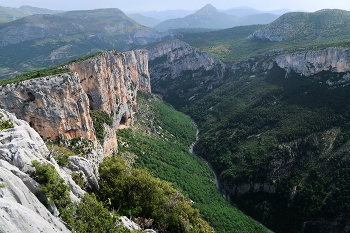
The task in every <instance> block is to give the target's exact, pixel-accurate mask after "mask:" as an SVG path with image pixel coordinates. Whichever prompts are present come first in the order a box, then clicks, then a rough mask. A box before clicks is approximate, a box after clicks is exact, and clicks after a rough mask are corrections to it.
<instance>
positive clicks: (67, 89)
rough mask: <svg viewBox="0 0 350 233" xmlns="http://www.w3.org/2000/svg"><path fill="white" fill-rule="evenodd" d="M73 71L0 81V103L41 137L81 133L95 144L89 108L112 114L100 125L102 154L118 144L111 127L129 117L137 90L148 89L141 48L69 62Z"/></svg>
mask: <svg viewBox="0 0 350 233" xmlns="http://www.w3.org/2000/svg"><path fill="white" fill-rule="evenodd" d="M69 67H70V68H71V70H72V71H74V73H69V74H62V75H55V76H50V77H44V78H38V79H32V80H28V81H24V82H20V83H19V84H9V85H5V86H3V87H0V108H4V109H6V110H9V111H12V112H14V113H15V114H16V115H17V117H19V118H21V119H23V120H26V121H27V122H28V123H29V124H30V126H32V127H33V128H34V129H35V130H36V131H37V132H38V133H39V134H40V135H41V137H42V138H44V139H50V140H54V139H57V138H58V137H59V136H60V135H63V136H65V137H66V138H67V139H72V138H76V137H80V136H81V137H83V138H86V139H89V140H92V141H94V142H95V145H97V144H98V142H97V140H96V137H95V133H94V128H93V122H92V120H91V117H90V114H89V110H93V109H94V110H101V111H104V112H106V113H108V114H109V115H111V116H112V118H113V125H112V126H108V125H105V131H106V132H107V133H106V137H105V139H104V154H105V155H109V154H110V153H112V152H113V151H114V150H116V149H117V140H116V135H115V130H116V129H117V128H118V127H120V126H121V125H123V126H130V125H131V124H132V123H133V112H134V110H135V109H137V107H136V93H137V91H138V90H143V91H146V92H150V91H151V87H150V78H149V73H148V57H147V52H146V51H144V50H137V51H130V52H126V53H118V52H117V51H114V50H112V51H108V52H104V53H102V54H100V55H98V56H97V57H95V58H93V59H91V60H87V61H84V62H81V63H75V64H72V65H70V66H69Z"/></svg>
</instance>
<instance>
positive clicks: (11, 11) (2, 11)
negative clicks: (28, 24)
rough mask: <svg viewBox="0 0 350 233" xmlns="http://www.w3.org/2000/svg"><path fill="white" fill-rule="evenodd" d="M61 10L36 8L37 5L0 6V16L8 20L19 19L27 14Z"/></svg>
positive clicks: (53, 12) (49, 12)
mask: <svg viewBox="0 0 350 233" xmlns="http://www.w3.org/2000/svg"><path fill="white" fill-rule="evenodd" d="M61 12H62V11H54V10H48V9H45V8H38V7H32V6H21V7H20V8H15V7H3V6H0V18H4V19H8V20H16V19H20V18H23V17H26V16H29V15H35V14H57V13H61ZM1 21H2V20H1V19H0V22H1ZM4 21H5V20H4Z"/></svg>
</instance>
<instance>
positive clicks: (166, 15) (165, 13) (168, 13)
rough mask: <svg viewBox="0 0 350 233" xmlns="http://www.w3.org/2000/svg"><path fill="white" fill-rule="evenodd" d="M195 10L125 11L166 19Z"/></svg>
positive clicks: (179, 16)
mask: <svg viewBox="0 0 350 233" xmlns="http://www.w3.org/2000/svg"><path fill="white" fill-rule="evenodd" d="M195 12H196V11H195V10H165V11H146V12H145V11H137V12H127V13H128V14H129V13H139V14H141V15H144V16H146V17H151V18H155V19H159V20H160V21H164V20H168V19H176V18H183V17H185V16H187V15H190V14H193V13H195Z"/></svg>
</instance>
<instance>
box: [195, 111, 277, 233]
mask: <svg viewBox="0 0 350 233" xmlns="http://www.w3.org/2000/svg"><path fill="white" fill-rule="evenodd" d="M188 117H189V118H190V119H191V120H192V123H193V124H194V125H195V126H196V128H197V134H196V141H194V142H193V143H192V145H191V146H190V149H189V150H190V152H191V154H193V155H195V156H197V157H198V158H200V159H201V160H203V161H204V162H205V163H206V164H207V165H208V166H209V167H210V169H211V171H212V172H213V174H214V177H215V185H216V188H217V189H218V190H219V192H220V193H222V192H221V190H220V188H219V180H218V177H217V175H216V173H215V171H214V169H213V167H212V166H211V165H210V163H209V162H208V161H206V160H205V159H203V158H202V157H200V156H198V155H196V153H194V152H193V147H194V145H195V144H196V142H197V141H198V139H199V128H198V125H197V124H196V122H194V120H193V119H192V118H191V117H190V116H188ZM223 198H225V199H226V197H225V196H224V195H223ZM230 203H231V202H230ZM231 204H232V205H233V203H231ZM234 207H235V208H237V207H236V206H234ZM242 212H243V211H242ZM253 219H254V218H253ZM254 220H255V219H254ZM255 221H256V220H255ZM257 222H259V221H257ZM259 223H260V222H259ZM260 224H261V223H260ZM261 225H262V226H263V227H265V226H264V225H263V224H261ZM265 228H266V229H267V231H268V232H269V233H275V232H274V231H272V230H270V229H269V228H267V227H265Z"/></svg>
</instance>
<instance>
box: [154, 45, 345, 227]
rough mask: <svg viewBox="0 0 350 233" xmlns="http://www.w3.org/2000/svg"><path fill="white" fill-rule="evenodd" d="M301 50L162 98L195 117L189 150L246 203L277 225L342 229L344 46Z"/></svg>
mask: <svg viewBox="0 0 350 233" xmlns="http://www.w3.org/2000/svg"><path fill="white" fill-rule="evenodd" d="M305 50H306V51H305ZM305 50H304V51H302V52H297V53H294V54H285V51H271V52H270V53H268V54H266V55H265V56H263V57H260V58H254V57H252V58H250V59H248V60H246V61H243V62H241V63H238V64H235V65H234V66H231V67H230V68H229V67H227V68H226V70H228V69H230V72H231V73H228V76H229V77H230V78H229V82H228V83H224V84H222V85H220V86H219V87H217V88H214V90H213V91H210V92H207V94H206V95H205V96H204V97H201V98H198V99H196V98H194V99H193V100H189V99H188V100H187V101H186V100H185V101H184V100H183V99H182V98H181V95H175V96H174V97H173V98H168V99H167V97H166V95H165V99H167V100H168V101H169V102H170V103H171V104H173V105H174V106H177V107H178V108H180V109H181V110H182V111H184V112H185V113H187V114H189V115H191V116H192V117H193V118H194V120H195V121H196V122H197V124H198V126H199V127H200V130H201V131H200V132H201V138H200V139H199V142H198V143H197V144H196V146H195V152H196V153H198V154H200V155H201V156H203V157H204V158H206V159H207V160H208V161H209V162H210V163H211V165H212V166H213V167H214V169H215V170H216V171H217V172H218V173H219V174H220V178H219V182H220V187H221V189H222V190H223V192H224V193H225V195H226V197H228V198H229V199H230V200H231V201H233V202H234V203H236V204H237V205H238V206H239V207H240V208H242V209H243V210H244V211H247V212H248V213H250V214H252V216H254V217H255V218H256V219H258V220H260V221H262V222H263V223H265V224H267V225H268V226H269V227H271V228H272V229H275V230H276V231H277V232H296V231H301V232H310V231H315V232H330V231H332V232H346V231H347V229H348V228H349V223H350V216H349V214H348V213H349V207H348V206H349V200H350V197H349V196H348V193H349V192H348V191H347V190H349V180H348V177H349V176H348V172H349V168H348V164H349V153H348V152H347V151H348V147H349V142H350V138H349V132H350V131H349V127H348V121H349V112H348V106H349V105H350V102H349V100H348V97H347V96H348V93H349V91H350V90H348V89H349V85H348V84H349V82H350V81H349V80H350V79H349V75H350V73H349V68H348V66H349V65H348V63H349V57H350V54H349V50H348V49H341V48H327V49H323V50H317V51H314V48H311V50H307V49H305ZM152 69H153V66H150V73H152V72H154V71H153V70H152ZM181 77H183V76H182V75H180V76H178V77H175V79H177V78H181ZM199 79H201V78H199ZM202 80H203V81H204V80H205V78H204V77H202ZM165 86H167V85H165ZM161 87H162V86H161V85H159V84H155V86H154V88H155V89H158V88H161ZM185 90H186V89H182V87H181V86H178V87H176V88H174V90H172V92H173V93H181V92H182V91H185ZM199 93H201V92H199Z"/></svg>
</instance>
